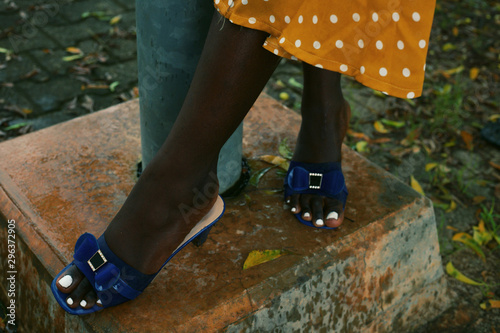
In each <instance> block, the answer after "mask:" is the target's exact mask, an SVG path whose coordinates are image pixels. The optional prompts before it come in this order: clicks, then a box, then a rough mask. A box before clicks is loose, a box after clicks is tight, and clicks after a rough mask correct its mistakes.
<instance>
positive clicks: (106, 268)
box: [51, 196, 224, 315]
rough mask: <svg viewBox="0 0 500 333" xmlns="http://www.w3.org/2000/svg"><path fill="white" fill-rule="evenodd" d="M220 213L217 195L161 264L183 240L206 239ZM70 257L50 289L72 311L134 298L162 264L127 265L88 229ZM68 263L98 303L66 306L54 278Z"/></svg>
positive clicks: (197, 242) (221, 205)
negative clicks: (147, 270)
mask: <svg viewBox="0 0 500 333" xmlns="http://www.w3.org/2000/svg"><path fill="white" fill-rule="evenodd" d="M222 214H224V201H223V200H222V198H221V197H220V196H219V197H218V198H217V201H216V202H215V205H214V206H213V207H212V209H211V210H210V212H209V213H208V214H207V215H205V216H204V217H203V219H202V220H201V221H200V222H198V224H196V226H195V227H194V228H193V229H192V230H191V232H190V233H189V234H188V235H187V236H186V238H185V239H184V241H183V242H182V243H181V244H180V245H179V246H178V247H177V249H175V251H174V252H173V253H172V254H171V255H170V257H168V259H167V261H165V263H164V264H163V266H165V265H166V264H167V263H168V262H169V261H170V259H172V258H173V257H174V256H175V255H176V254H177V253H178V252H179V251H180V250H182V249H183V248H184V247H185V246H186V245H187V244H189V243H191V242H193V243H194V244H195V245H196V246H201V245H202V244H203V243H204V242H205V240H206V239H207V236H208V233H209V232H210V229H211V228H212V226H213V225H214V224H215V223H216V222H217V221H218V220H219V219H220V218H221V217H222ZM73 257H74V260H73V262H72V263H71V264H69V265H68V266H67V267H66V268H65V269H63V270H62V271H61V272H60V273H59V274H58V275H57V276H56V277H55V278H54V280H53V281H52V285H51V289H52V293H53V294H54V297H55V299H56V300H57V302H58V303H59V305H60V306H61V307H62V308H63V309H64V310H65V311H66V312H68V313H70V314H74V315H85V314H89V313H92V312H96V311H100V310H102V309H104V308H109V307H111V306H115V305H118V304H121V303H124V302H127V301H129V300H132V299H134V298H136V297H137V296H139V295H140V294H141V293H142V292H143V291H144V289H146V287H147V286H148V285H149V284H150V283H151V282H152V281H153V279H154V278H155V277H156V275H157V274H158V273H159V272H160V271H161V269H162V268H163V266H162V267H161V268H160V269H159V270H158V272H156V274H143V273H141V272H139V271H138V270H136V269H135V268H133V267H131V266H129V265H127V264H126V263H125V262H124V261H123V260H121V259H120V258H118V257H117V256H116V255H115V254H114V253H113V252H112V251H111V250H110V248H109V247H108V245H107V244H106V241H105V239H104V234H103V235H102V236H101V237H99V239H96V238H95V237H94V236H93V235H92V234H89V233H85V234H83V235H82V236H80V238H79V239H78V241H77V242H76V245H75V254H74V255H73ZM72 265H76V267H78V269H79V270H80V271H81V272H82V273H83V274H84V275H85V277H86V278H87V279H88V280H89V281H90V284H91V285H92V286H93V288H94V290H95V292H96V294H97V298H98V300H100V302H101V304H102V306H99V305H97V304H96V305H94V306H93V307H91V308H89V309H84V308H82V307H81V306H80V305H79V306H78V307H77V308H75V309H73V308H70V307H69V306H68V304H67V303H66V299H67V297H68V294H66V293H63V292H61V291H59V289H58V288H57V286H56V281H57V280H58V279H59V277H60V276H61V275H62V274H63V273H64V272H66V270H67V269H68V268H69V267H71V266H72Z"/></svg>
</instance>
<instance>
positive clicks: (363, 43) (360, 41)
mask: <svg viewBox="0 0 500 333" xmlns="http://www.w3.org/2000/svg"><path fill="white" fill-rule="evenodd" d="M358 46H359V48H360V49H362V48H363V47H365V42H363V40H362V39H360V40H358Z"/></svg>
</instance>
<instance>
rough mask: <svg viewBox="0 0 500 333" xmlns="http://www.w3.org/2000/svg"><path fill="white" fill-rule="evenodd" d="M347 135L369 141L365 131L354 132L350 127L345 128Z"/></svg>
mask: <svg viewBox="0 0 500 333" xmlns="http://www.w3.org/2000/svg"><path fill="white" fill-rule="evenodd" d="M347 135H350V136H352V137H354V138H357V139H362V140H365V141H370V140H371V139H370V137H369V136H368V135H366V134H365V133H359V132H354V131H353V130H351V129H348V130H347Z"/></svg>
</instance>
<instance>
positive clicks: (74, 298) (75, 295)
mask: <svg viewBox="0 0 500 333" xmlns="http://www.w3.org/2000/svg"><path fill="white" fill-rule="evenodd" d="M92 291H93V290H92V287H91V286H90V282H89V280H87V279H86V278H84V279H82V280H81V282H80V283H79V284H78V286H77V287H76V288H75V290H73V292H72V293H71V294H69V296H68V297H67V298H66V303H67V304H68V305H69V307H70V308H73V309H74V308H77V307H79V306H80V302H81V301H82V300H84V297H85V296H86V295H87V294H88V293H90V292H92ZM85 302H87V301H85Z"/></svg>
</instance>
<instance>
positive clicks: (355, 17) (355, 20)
mask: <svg viewBox="0 0 500 333" xmlns="http://www.w3.org/2000/svg"><path fill="white" fill-rule="evenodd" d="M352 19H353V20H354V22H359V20H360V19H361V17H359V14H358V13H354V14H352Z"/></svg>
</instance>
